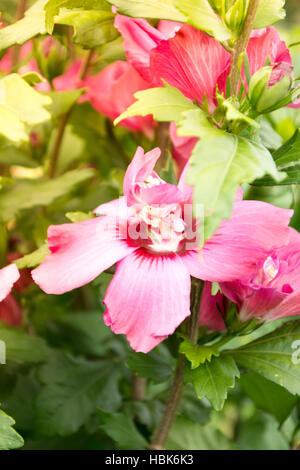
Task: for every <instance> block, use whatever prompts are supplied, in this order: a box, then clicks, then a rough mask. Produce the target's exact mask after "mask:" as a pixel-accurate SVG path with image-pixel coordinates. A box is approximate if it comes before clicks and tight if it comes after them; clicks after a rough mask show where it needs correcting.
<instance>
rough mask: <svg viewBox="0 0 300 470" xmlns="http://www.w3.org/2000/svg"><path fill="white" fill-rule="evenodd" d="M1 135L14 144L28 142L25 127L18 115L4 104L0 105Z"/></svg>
mask: <svg viewBox="0 0 300 470" xmlns="http://www.w3.org/2000/svg"><path fill="white" fill-rule="evenodd" d="M0 133H1V134H2V135H4V136H5V137H6V138H7V139H9V140H11V141H12V142H20V141H22V140H23V141H26V140H28V135H27V133H26V130H25V126H24V124H23V123H22V122H21V121H20V119H19V116H18V114H17V113H16V112H15V111H14V110H12V109H10V108H9V107H8V106H6V105H4V104H0Z"/></svg>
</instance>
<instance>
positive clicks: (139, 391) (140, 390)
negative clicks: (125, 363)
mask: <svg viewBox="0 0 300 470" xmlns="http://www.w3.org/2000/svg"><path fill="white" fill-rule="evenodd" d="M145 394H146V379H145V378H144V377H138V376H137V375H136V373H135V372H133V374H132V384H131V396H132V400H134V401H141V400H145Z"/></svg>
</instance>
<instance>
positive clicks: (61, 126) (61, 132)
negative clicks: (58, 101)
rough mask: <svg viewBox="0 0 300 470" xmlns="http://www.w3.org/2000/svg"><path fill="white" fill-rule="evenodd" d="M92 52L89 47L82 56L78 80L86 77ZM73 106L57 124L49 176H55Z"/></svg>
mask: <svg viewBox="0 0 300 470" xmlns="http://www.w3.org/2000/svg"><path fill="white" fill-rule="evenodd" d="M93 53H94V51H93V49H91V50H89V51H88V52H87V54H86V56H85V58H84V61H83V62H82V66H81V68H80V71H79V74H78V78H79V80H84V78H85V77H86V74H87V72H88V69H89V66H90V63H91V59H92V56H93ZM74 108H75V104H74V105H73V106H71V108H70V109H69V111H67V112H66V113H65V114H63V115H62V116H61V118H60V121H59V124H58V130H57V135H56V139H55V142H54V146H53V150H52V153H51V155H50V163H49V170H48V175H49V178H54V176H55V173H56V168H57V163H58V158H59V152H60V148H61V144H62V141H63V138H64V133H65V130H66V127H67V124H68V122H69V119H70V117H71V115H72V113H73V110H74Z"/></svg>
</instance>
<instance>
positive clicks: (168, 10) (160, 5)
mask: <svg viewBox="0 0 300 470" xmlns="http://www.w3.org/2000/svg"><path fill="white" fill-rule="evenodd" d="M108 1H109V3H111V4H112V5H114V6H116V7H118V9H119V12H120V13H123V14H124V15H128V16H133V17H134V18H157V19H162V20H173V21H181V22H182V23H185V21H186V17H185V15H184V14H183V13H181V12H180V11H179V10H177V8H176V6H175V2H174V0H108Z"/></svg>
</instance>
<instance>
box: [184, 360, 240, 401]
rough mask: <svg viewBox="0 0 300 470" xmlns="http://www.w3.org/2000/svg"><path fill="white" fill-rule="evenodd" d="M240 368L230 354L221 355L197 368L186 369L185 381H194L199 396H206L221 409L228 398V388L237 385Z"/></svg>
mask: <svg viewBox="0 0 300 470" xmlns="http://www.w3.org/2000/svg"><path fill="white" fill-rule="evenodd" d="M239 375H240V373H239V370H238V368H237V366H236V364H235V362H234V360H233V359H232V358H231V357H229V356H219V357H218V358H215V357H214V358H212V359H211V361H210V362H208V361H206V362H205V363H204V364H202V365H200V366H199V367H198V368H197V369H193V370H189V369H188V368H186V369H185V373H184V382H185V383H192V384H193V386H194V388H195V391H196V393H197V395H198V398H200V399H201V398H203V397H206V398H207V399H208V400H209V401H210V403H211V405H212V406H213V407H214V408H215V409H216V410H221V409H222V408H223V406H224V403H225V400H226V398H227V392H228V388H233V387H234V385H235V377H239Z"/></svg>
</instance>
